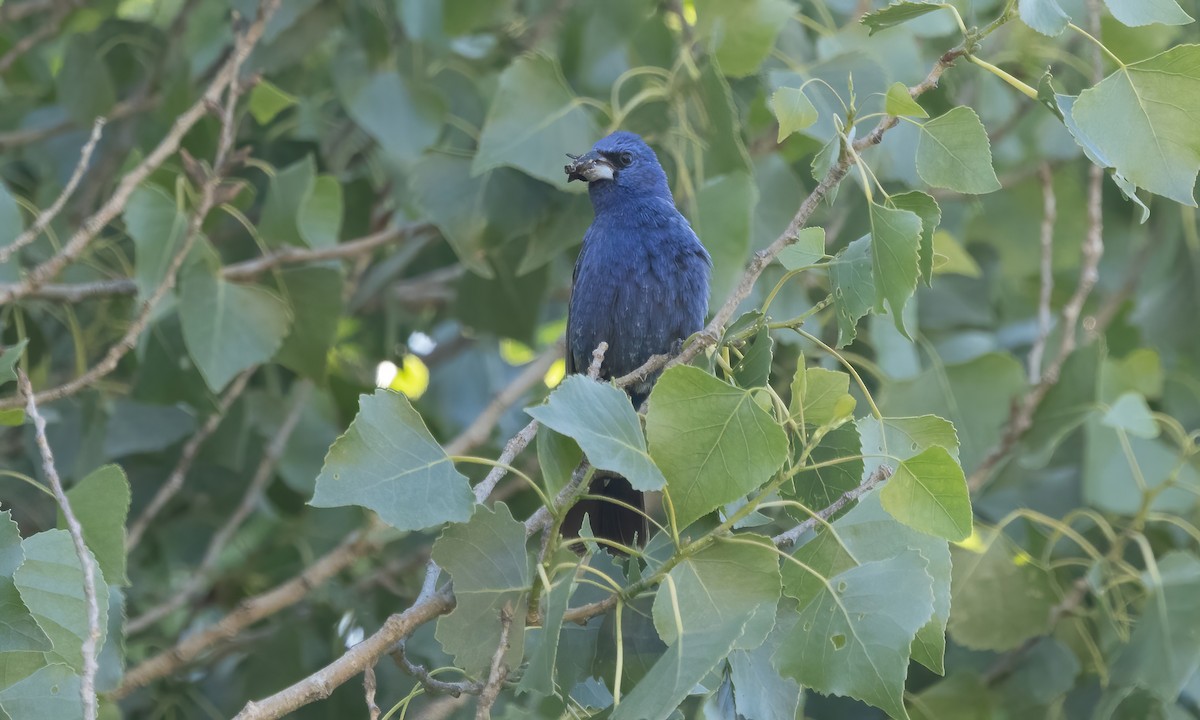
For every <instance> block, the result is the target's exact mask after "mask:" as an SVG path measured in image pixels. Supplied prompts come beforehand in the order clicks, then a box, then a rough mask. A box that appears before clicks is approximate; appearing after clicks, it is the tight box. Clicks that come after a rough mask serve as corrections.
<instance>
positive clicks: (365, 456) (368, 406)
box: [309, 390, 475, 530]
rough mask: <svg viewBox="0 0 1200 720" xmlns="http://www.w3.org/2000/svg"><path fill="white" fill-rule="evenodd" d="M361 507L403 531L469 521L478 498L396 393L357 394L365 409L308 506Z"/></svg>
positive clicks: (329, 459) (328, 462) (330, 459)
mask: <svg viewBox="0 0 1200 720" xmlns="http://www.w3.org/2000/svg"><path fill="white" fill-rule="evenodd" d="M309 504H310V505H313V506H314V507H341V506H344V505H361V506H362V507H365V508H368V509H370V510H374V511H375V512H377V513H379V517H380V518H381V519H382V520H383V521H384V522H386V523H387V524H388V525H391V526H392V527H394V528H397V529H400V530H420V529H422V528H427V527H435V526H437V525H441V524H442V523H445V522H462V521H464V520H466V519H467V518H469V517H471V512H472V511H473V510H474V508H475V495H474V494H473V493H472V492H471V488H470V485H469V484H468V483H467V478H466V477H464V476H463V475H462V474H461V473H459V472H458V471H457V470H455V469H454V463H453V461H451V460H450V458H449V457H448V456H447V455H446V451H445V450H443V449H442V446H441V445H438V443H437V441H436V440H434V439H433V436H432V435H430V434H429V429H428V428H426V427H425V421H424V420H422V419H421V416H420V415H419V414H417V411H416V410H414V409H413V407H412V405H410V404H409V402H408V398H406V397H404V396H403V395H401V394H400V393H396V392H392V391H391V390H376V391H375V393H374V394H373V395H360V396H359V411H358V415H357V416H355V418H354V421H353V422H351V423H350V427H349V428H348V429H347V430H346V433H345V434H344V435H342V436H341V437H339V438H338V439H337V442H335V443H334V444H333V447H331V448H329V454H328V455H326V456H325V467H323V468H322V469H321V475H320V476H319V477H318V478H317V487H316V490H315V491H314V492H313V498H312V500H311V501H310V502H309Z"/></svg>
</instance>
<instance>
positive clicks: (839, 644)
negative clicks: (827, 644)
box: [829, 633, 846, 650]
mask: <svg viewBox="0 0 1200 720" xmlns="http://www.w3.org/2000/svg"><path fill="white" fill-rule="evenodd" d="M829 640H830V641H831V642H833V649H834V650H841V649H842V648H844V647H846V636H845V635H842V634H841V633H838V634H837V635H834V636H833V637H831V638H829Z"/></svg>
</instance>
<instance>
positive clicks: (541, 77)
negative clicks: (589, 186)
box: [471, 54, 599, 188]
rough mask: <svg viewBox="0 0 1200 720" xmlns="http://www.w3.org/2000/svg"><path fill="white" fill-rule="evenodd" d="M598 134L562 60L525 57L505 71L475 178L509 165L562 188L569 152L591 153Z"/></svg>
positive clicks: (483, 136)
mask: <svg viewBox="0 0 1200 720" xmlns="http://www.w3.org/2000/svg"><path fill="white" fill-rule="evenodd" d="M597 135H599V129H598V128H597V127H596V124H595V122H593V120H592V117H591V115H589V114H588V113H587V111H586V110H584V109H583V105H582V104H580V102H579V100H578V99H577V98H576V97H575V95H574V93H572V92H571V88H570V87H568V86H567V82H566V80H565V79H564V78H563V75H562V70H560V69H559V67H558V63H557V61H555V60H553V59H552V58H550V57H547V56H545V55H537V54H534V55H523V56H521V57H519V58H517V59H516V60H514V61H513V63H512V65H509V66H508V68H506V69H505V70H504V72H502V73H500V86H499V87H498V88H497V90H496V94H495V95H494V96H493V99H492V105H491V107H490V108H488V113H487V119H486V120H485V121H484V124H483V130H482V132H481V133H480V136H479V151H478V152H477V153H476V154H475V159H474V161H473V162H472V163H471V175H480V174H482V173H484V172H486V171H487V170H490V169H492V168H496V167H500V166H505V165H506V166H509V167H514V168H516V169H518V170H521V171H522V172H524V173H526V174H528V175H530V176H532V177H535V178H537V179H539V180H544V181H545V182H548V183H550V184H551V185H554V186H557V187H560V188H562V187H565V186H566V181H567V178H566V175H565V174H564V173H563V157H564V155H563V154H564V153H568V152H571V153H582V152H585V151H587V149H588V148H590V147H591V146H592V144H593V143H594V142H595V141H596V137H597Z"/></svg>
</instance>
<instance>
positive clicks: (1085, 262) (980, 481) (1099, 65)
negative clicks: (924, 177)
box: [967, 0, 1111, 493]
mask: <svg viewBox="0 0 1200 720" xmlns="http://www.w3.org/2000/svg"><path fill="white" fill-rule="evenodd" d="M1088 13H1089V16H1090V18H1091V26H1092V32H1093V33H1096V36H1097V37H1099V32H1100V9H1099V5H1098V0H1088ZM1103 75H1104V67H1103V58H1102V57H1101V55H1100V50H1099V48H1094V49H1093V55H1092V80H1093V81H1094V82H1097V83H1098V82H1100V80H1102V79H1103ZM1103 202H1104V168H1102V167H1100V166H1099V165H1095V164H1093V165H1091V166H1090V167H1089V168H1088V190H1087V229H1086V230H1085V233H1084V237H1083V243H1082V248H1081V250H1082V252H1081V253H1080V255H1081V257H1080V261H1079V280H1078V282H1077V283H1076V285H1075V291H1074V292H1073V293H1071V297H1070V299H1068V300H1067V304H1066V305H1064V306H1063V309H1062V325H1061V337H1060V338H1059V344H1058V350H1057V353H1056V354H1055V356H1054V358H1053V359H1052V360H1051V361H1050V363H1049V364H1048V365H1047V366H1046V368H1045V370H1044V371H1043V372H1042V374H1041V379H1040V380H1039V381H1038V382H1037V383H1036V384H1035V385H1034V386H1033V388H1032V389H1031V390H1030V391H1029V392H1028V393H1026V395H1025V397H1024V398H1022V399H1021V400H1020V401H1018V402H1017V403H1016V404H1014V406H1013V412H1012V416H1011V417H1010V418H1009V421H1008V423H1007V424H1006V425H1005V427H1004V431H1003V433H1002V434H1001V437H1000V440H999V442H997V443H996V444H995V445H994V446H992V448H991V449H990V450H989V451H988V452H987V454H986V455H984V457H983V460H981V461H980V463H979V466H978V467H977V468H975V470H974V471H972V472H971V475H970V476H969V477H968V478H967V487H968V488H970V490H971V492H972V493H975V492H979V490H981V489H982V488H983V487H984V486H985V485H986V484H987V483H988V481H989V480H991V478H992V471H993V470H994V469H995V468H996V466H997V465H999V464H1000V461H1001V460H1003V459H1004V458H1005V457H1007V456H1008V454H1009V453H1010V452H1012V449H1013V448H1014V447H1016V445H1017V442H1018V441H1020V439H1021V438H1022V437H1023V436H1024V435H1025V433H1026V432H1027V431H1028V430H1029V428H1031V427H1032V426H1033V416H1034V413H1036V412H1037V409H1038V406H1040V405H1041V404H1042V400H1044V399H1045V398H1046V395H1047V393H1049V392H1050V389H1051V388H1053V387H1054V386H1055V385H1056V384H1057V383H1058V380H1059V375H1060V374H1061V373H1062V368H1063V364H1064V363H1066V361H1067V357H1068V356H1070V354H1071V353H1072V352H1074V350H1075V348H1076V346H1077V343H1078V340H1077V336H1078V329H1077V328H1078V325H1079V318H1080V315H1082V314H1083V306H1084V303H1086V302H1087V299H1088V296H1089V295H1090V294H1091V292H1092V289H1093V288H1094V287H1095V286H1096V281H1097V280H1099V278H1100V270H1099V268H1100V258H1101V257H1102V256H1103V255H1104V205H1103ZM1110 319H1111V318H1110ZM1091 324H1092V327H1093V328H1095V327H1096V325H1095V323H1091ZM1095 334H1096V335H1099V332H1098V331H1096V333H1095Z"/></svg>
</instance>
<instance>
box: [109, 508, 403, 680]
mask: <svg viewBox="0 0 1200 720" xmlns="http://www.w3.org/2000/svg"><path fill="white" fill-rule="evenodd" d="M381 526H382V524H378V525H376V524H373V525H371V526H370V527H368V528H367V529H364V530H357V531H355V532H353V533H351V534H350V535H349V536H348V537H346V538H345V539H344V540H343V541H342V542H341V543H339V544H338V546H337V547H336V548H334V549H333V550H331V551H330V552H328V553H326V554H325V555H324V556H322V557H321V558H320V559H318V560H317V561H316V562H314V563H312V564H311V565H309V566H308V567H307V568H305V570H304V572H302V573H300V574H299V575H297V576H296V577H294V578H292V579H290V580H288V581H286V582H284V583H281V584H280V585H278V586H276V587H274V588H271V589H270V590H268V591H266V592H264V593H261V594H259V595H255V596H253V597H250V598H246V599H245V600H242V601H241V602H240V603H238V606H237V608H236V609H235V610H233V611H232V612H230V613H229V614H228V615H226V616H225V617H223V618H221V619H220V620H219V621H218V622H216V623H215V624H213V625H212V626H210V627H207V628H205V629H204V630H201V631H199V632H197V633H195V634H191V635H188V636H187V637H185V638H184V639H183V640H181V641H180V642H179V643H178V644H177V645H175V646H174V647H171V648H168V649H167V650H164V651H163V652H160V653H159V654H157V655H155V656H153V657H151V658H149V659H147V660H143V661H142V662H141V663H139V664H137V665H135V666H134V667H133V668H131V669H129V670H128V671H127V672H126V673H125V676H124V677H123V678H121V685H120V687H119V688H117V690H116V691H115V692H114V693H113V697H114V699H117V700H119V699H121V698H124V697H126V696H128V695H129V694H131V693H132V692H133V691H134V690H137V689H138V688H140V687H144V686H146V685H148V684H150V683H151V682H153V681H155V680H157V679H159V678H163V677H166V676H168V675H171V674H172V673H174V672H176V671H178V670H179V669H180V668H182V667H183V666H185V665H187V664H188V663H190V662H192V661H193V660H195V659H196V658H198V657H200V655H201V654H203V653H204V652H205V651H206V650H208V649H209V648H211V647H213V646H214V645H216V644H217V643H219V642H222V641H226V640H230V639H232V638H234V637H237V636H238V634H240V633H241V632H242V631H243V630H245V629H246V628H248V627H250V626H251V625H253V624H255V623H257V622H259V621H260V620H263V619H265V618H268V617H270V616H272V615H274V614H276V613H278V612H280V611H281V610H284V609H286V608H289V607H291V606H293V605H295V604H296V603H298V602H300V601H301V600H303V599H304V598H305V597H307V596H308V594H309V593H310V592H312V590H313V589H314V588H317V587H320V586H321V585H322V584H324V582H325V581H326V580H328V579H329V578H331V577H333V576H335V575H337V574H338V573H340V572H341V571H342V570H345V569H346V568H347V567H349V566H350V565H351V564H353V563H354V562H355V561H357V560H358V559H359V558H362V557H364V556H366V555H368V554H369V553H371V552H373V551H374V550H376V549H377V548H378V547H379V546H380V539H379V533H378V530H379V529H380V528H381Z"/></svg>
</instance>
